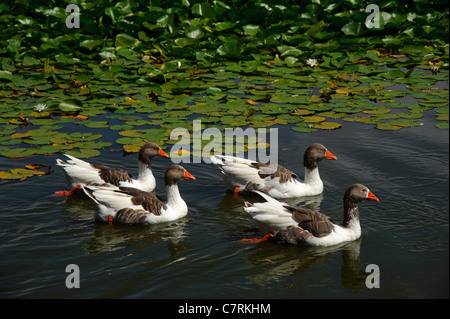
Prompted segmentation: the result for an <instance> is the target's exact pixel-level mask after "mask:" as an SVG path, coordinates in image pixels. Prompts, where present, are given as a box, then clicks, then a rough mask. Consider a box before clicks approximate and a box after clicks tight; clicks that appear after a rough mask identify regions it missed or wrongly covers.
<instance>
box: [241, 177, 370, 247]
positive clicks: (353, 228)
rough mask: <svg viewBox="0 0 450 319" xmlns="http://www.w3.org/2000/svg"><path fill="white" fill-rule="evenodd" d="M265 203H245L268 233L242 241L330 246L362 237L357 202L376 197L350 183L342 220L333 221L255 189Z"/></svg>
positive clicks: (362, 186) (360, 186) (246, 208)
mask: <svg viewBox="0 0 450 319" xmlns="http://www.w3.org/2000/svg"><path fill="white" fill-rule="evenodd" d="M257 193H258V194H259V195H261V196H262V197H263V198H264V199H265V200H266V202H263V203H253V204H251V203H249V202H245V204H244V205H245V206H244V210H245V211H246V212H248V213H249V214H250V215H251V216H252V217H253V219H255V220H256V221H257V222H258V224H259V226H260V227H259V229H263V230H264V232H267V234H266V235H265V236H264V237H262V238H260V239H252V238H249V239H243V240H242V241H243V242H259V241H264V240H267V239H269V238H271V237H272V238H271V240H273V241H275V242H278V243H290V244H297V243H305V244H308V245H312V246H332V245H336V244H339V243H341V242H345V241H352V240H356V239H358V238H359V237H360V236H361V226H360V223H359V210H358V203H359V202H361V201H364V200H368V201H376V202H378V201H379V200H378V198H377V197H376V196H375V195H374V194H373V193H372V192H371V191H370V190H369V189H368V188H367V187H365V186H364V185H361V184H353V185H351V186H349V187H348V188H347V190H346V192H345V194H344V220H343V223H342V225H338V224H335V223H334V222H332V220H331V218H330V217H328V216H327V215H324V214H322V213H320V212H318V211H314V210H311V209H308V208H303V207H298V206H289V205H287V204H285V203H282V202H279V201H278V200H276V199H274V198H272V197H270V196H268V195H266V194H264V193H261V192H257Z"/></svg>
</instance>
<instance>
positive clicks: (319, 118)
mask: <svg viewBox="0 0 450 319" xmlns="http://www.w3.org/2000/svg"><path fill="white" fill-rule="evenodd" d="M302 118H303V120H304V122H305V123H319V122H323V121H325V120H326V119H327V118H326V117H323V116H314V115H313V116H303V117H302Z"/></svg>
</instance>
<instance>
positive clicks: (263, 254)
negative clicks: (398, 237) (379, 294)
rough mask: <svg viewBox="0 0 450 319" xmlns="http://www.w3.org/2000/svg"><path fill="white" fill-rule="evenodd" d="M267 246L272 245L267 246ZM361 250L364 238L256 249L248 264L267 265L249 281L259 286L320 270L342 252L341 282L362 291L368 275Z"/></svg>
mask: <svg viewBox="0 0 450 319" xmlns="http://www.w3.org/2000/svg"><path fill="white" fill-rule="evenodd" d="M268 245H272V244H270V243H266V244H264V246H268ZM360 247H361V239H359V240H356V241H352V242H347V243H342V244H340V245H336V246H331V247H310V246H303V245H297V246H287V245H272V247H265V249H256V250H255V252H254V253H253V254H251V255H250V256H249V261H250V262H251V263H252V264H254V265H255V266H261V265H264V266H265V267H264V268H263V269H265V271H264V272H262V273H258V274H256V275H252V276H249V278H250V279H251V280H252V281H253V282H255V283H257V284H267V282H270V281H278V280H281V279H282V278H283V277H287V276H291V275H293V274H296V273H300V272H304V271H306V270H308V269H312V268H317V266H318V265H319V264H321V263H323V262H325V261H326V260H327V259H328V258H330V257H331V256H333V255H335V253H336V252H338V251H341V255H342V265H341V283H342V285H343V286H345V287H346V288H348V289H350V290H352V291H359V290H361V289H363V288H364V289H365V287H366V286H365V280H366V277H367V275H368V274H367V273H365V272H364V269H361V260H360ZM260 269H262V268H261V267H260Z"/></svg>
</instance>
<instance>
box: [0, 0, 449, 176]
mask: <svg viewBox="0 0 450 319" xmlns="http://www.w3.org/2000/svg"><path fill="white" fill-rule="evenodd" d="M25 2H27V1H26V0H25ZM55 3H56V4H55ZM55 3H53V2H52V3H48V2H39V1H37V2H36V1H33V2H31V1H30V3H29V4H28V5H24V3H23V1H22V3H20V4H18V3H8V4H6V3H5V4H2V5H0V21H2V25H5V26H6V27H4V28H3V30H2V34H1V35H0V44H1V46H0V47H1V49H0V59H1V64H0V155H2V156H5V157H10V158H15V157H26V156H32V155H48V154H55V153H60V152H68V153H69V154H72V155H74V156H78V157H92V156H97V155H99V154H100V151H101V150H102V149H105V148H107V147H112V146H114V147H115V148H122V149H123V150H124V151H125V152H137V151H138V150H139V147H140V145H142V143H144V142H145V141H153V142H156V143H157V144H158V145H160V146H162V147H167V145H170V144H173V142H171V140H170V132H171V131H172V130H173V129H174V128H177V127H183V128H186V129H188V130H191V129H192V125H190V124H189V123H192V120H193V119H199V120H201V121H202V124H203V125H204V128H207V127H214V128H218V129H220V130H223V129H225V128H227V127H254V128H264V127H272V126H276V127H289V128H291V129H293V130H295V131H297V132H300V133H299V134H301V133H307V132H314V131H317V130H335V129H339V128H341V127H342V126H345V125H346V122H357V123H360V124H361V125H372V126H373V127H374V128H376V129H380V130H398V129H404V128H411V129H413V127H415V126H419V125H420V124H421V122H420V119H421V118H422V117H423V116H424V114H425V113H426V112H430V111H431V112H435V113H436V115H435V118H436V123H437V124H436V129H448V96H449V92H448V53H449V45H448V41H447V40H448V6H447V4H446V3H444V2H439V1H437V2H432V3H429V2H428V1H420V0H419V1H415V2H414V7H413V8H412V7H410V5H409V4H405V5H404V6H403V5H402V6H400V5H399V4H397V3H396V2H387V3H385V4H383V5H380V10H381V11H380V21H379V24H380V25H379V27H378V28H372V27H370V26H369V27H368V24H367V23H366V18H367V15H368V13H366V12H365V8H366V6H367V5H368V4H369V2H368V1H329V0H327V1H306V2H302V3H301V5H300V4H299V3H297V2H294V1H287V0H285V1H276V2H275V1H265V2H261V1H245V2H237V1H234V2H233V3H232V4H231V3H226V2H222V1H217V0H215V1H211V2H201V1H200V2H199V1H188V0H184V1H162V0H161V1H150V2H135V1H121V2H117V3H111V2H109V1H98V2H97V3H96V6H92V5H90V4H88V3H85V2H77V1H75V3H78V4H77V5H78V6H79V8H80V12H82V15H81V17H80V21H79V22H80V28H67V26H66V24H65V21H66V19H67V16H68V13H66V12H65V5H66V4H65V3H64V2H58V1H56V2H55ZM405 97H407V98H409V99H408V101H409V102H408V103H405ZM410 101H414V103H411V102H410ZM432 110H434V111H432ZM10 173H11V172H10ZM11 174H13V173H11ZM25 175H26V174H24V176H25ZM2 176H4V174H3V175H2ZM10 176H12V175H10ZM14 176H19V175H17V174H15V175H14Z"/></svg>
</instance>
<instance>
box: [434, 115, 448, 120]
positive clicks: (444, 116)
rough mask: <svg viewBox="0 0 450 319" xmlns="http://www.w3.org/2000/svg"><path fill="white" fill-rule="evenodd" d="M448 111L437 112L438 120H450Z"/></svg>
mask: <svg viewBox="0 0 450 319" xmlns="http://www.w3.org/2000/svg"><path fill="white" fill-rule="evenodd" d="M448 117H449V115H448V113H442V114H436V120H438V121H448Z"/></svg>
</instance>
